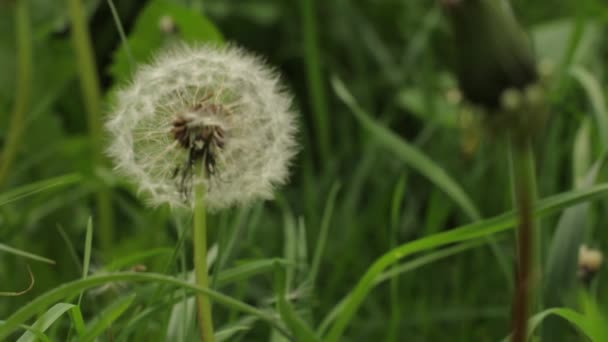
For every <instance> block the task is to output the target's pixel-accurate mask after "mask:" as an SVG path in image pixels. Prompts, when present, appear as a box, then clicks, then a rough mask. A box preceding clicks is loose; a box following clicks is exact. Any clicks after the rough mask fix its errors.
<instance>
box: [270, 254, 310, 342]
mask: <svg viewBox="0 0 608 342" xmlns="http://www.w3.org/2000/svg"><path fill="white" fill-rule="evenodd" d="M274 273H275V291H276V296H277V306H278V309H279V313H280V315H281V319H282V320H283V322H285V325H287V327H289V329H290V330H291V332H292V333H293V335H294V337H295V338H296V339H297V340H298V341H302V342H319V341H320V340H319V338H318V337H317V336H316V335H315V332H314V331H313V330H312V329H311V328H310V326H308V324H307V323H306V322H305V321H304V320H303V319H302V318H301V317H300V316H299V315H298V314H297V313H296V311H295V309H294V307H293V306H292V305H291V303H290V302H289V301H288V300H287V298H286V278H285V276H286V275H285V271H284V269H283V267H282V266H281V265H280V264H275V272H274Z"/></svg>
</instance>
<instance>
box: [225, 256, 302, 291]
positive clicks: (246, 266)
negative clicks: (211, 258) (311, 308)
mask: <svg viewBox="0 0 608 342" xmlns="http://www.w3.org/2000/svg"><path fill="white" fill-rule="evenodd" d="M276 263H279V264H281V265H283V266H286V265H293V264H290V263H289V262H287V260H285V259H277V258H272V259H260V260H253V261H248V262H246V263H243V264H241V265H238V266H235V267H233V268H230V269H226V270H224V271H222V272H221V273H220V274H218V279H217V286H218V287H222V286H226V285H230V284H233V283H235V282H237V281H240V280H245V279H247V278H251V277H253V276H255V275H258V274H262V273H264V272H268V271H272V270H273V268H274V265H275V264H276Z"/></svg>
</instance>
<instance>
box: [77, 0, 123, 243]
mask: <svg viewBox="0 0 608 342" xmlns="http://www.w3.org/2000/svg"><path fill="white" fill-rule="evenodd" d="M68 4H69V9H70V19H71V21H72V44H73V45H74V49H75V51H76V57H77V58H76V59H77V63H78V72H79V75H80V83H81V87H82V92H83V94H84V104H85V107H86V110H87V114H88V124H89V135H90V138H91V147H92V162H93V169H94V170H95V168H97V167H99V166H101V165H102V164H103V148H102V131H103V130H102V123H101V90H100V86H99V78H98V76H97V69H96V67H95V57H94V56H93V49H92V47H91V39H90V34H89V30H88V27H87V23H86V15H85V12H84V8H83V6H82V3H81V1H80V0H68ZM97 211H98V217H99V224H98V225H97V226H98V227H99V228H98V229H96V232H97V233H98V234H99V237H98V240H99V242H100V244H101V248H103V249H106V248H108V247H110V244H111V243H112V240H113V239H114V237H113V230H112V222H113V214H112V204H111V202H110V191H109V189H108V188H107V187H105V186H104V187H101V189H100V190H99V192H98V193H97Z"/></svg>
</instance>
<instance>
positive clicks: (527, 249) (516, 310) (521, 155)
mask: <svg viewBox="0 0 608 342" xmlns="http://www.w3.org/2000/svg"><path fill="white" fill-rule="evenodd" d="M510 152H511V177H512V183H513V201H514V206H515V207H516V210H517V213H518V222H519V223H518V230H517V277H516V284H515V285H516V286H515V289H516V290H515V291H516V292H515V297H514V299H513V339H512V341H513V342H525V341H526V334H527V324H528V316H529V314H530V308H531V306H532V302H533V301H534V297H535V296H534V295H533V289H534V288H535V285H534V283H535V280H536V275H537V272H539V270H540V269H539V265H538V264H537V263H539V253H540V251H539V250H538V248H535V247H537V246H535V243H536V244H538V243H540V240H539V239H538V236H535V233H534V232H535V229H534V228H535V227H534V226H535V220H534V214H533V211H534V202H535V198H536V176H535V168H534V153H533V151H532V146H531V143H530V140H529V139H527V138H526V139H524V141H517V140H516V139H514V138H513V137H512V140H511V151H510Z"/></svg>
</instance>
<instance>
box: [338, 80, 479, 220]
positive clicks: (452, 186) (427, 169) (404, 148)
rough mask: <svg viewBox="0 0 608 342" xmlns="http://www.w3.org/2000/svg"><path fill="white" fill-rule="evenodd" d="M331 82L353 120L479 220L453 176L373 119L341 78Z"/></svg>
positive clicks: (473, 217)
mask: <svg viewBox="0 0 608 342" xmlns="http://www.w3.org/2000/svg"><path fill="white" fill-rule="evenodd" d="M331 82H332V85H333V87H334V91H335V92H336V94H337V95H338V97H339V98H340V99H341V100H342V101H343V102H344V103H345V104H346V105H347V106H348V108H349V109H350V110H351V111H352V112H353V113H354V114H355V116H356V117H357V120H359V121H360V122H361V124H362V125H363V126H364V127H365V128H366V129H367V130H369V131H370V132H372V134H373V135H374V137H375V138H376V139H377V140H378V141H379V142H381V143H382V144H384V145H385V146H386V147H388V148H389V149H390V150H391V151H393V152H394V153H395V154H396V155H397V156H398V157H399V158H401V160H403V161H404V162H405V163H407V165H409V166H410V167H412V168H413V169H415V170H416V171H418V172H419V173H420V174H421V175H423V176H424V177H426V178H428V179H429V180H430V181H431V182H432V183H434V184H435V185H436V186H437V187H438V188H439V189H441V190H442V191H443V192H445V193H446V194H447V195H448V196H449V197H450V198H451V199H452V200H453V201H454V202H456V203H457V204H458V205H459V206H460V208H461V209H462V210H463V211H464V212H465V213H466V214H467V215H468V216H469V217H470V218H471V219H472V220H473V221H476V220H479V219H480V218H481V215H480V214H479V210H477V208H476V207H475V205H474V204H473V201H472V200H471V199H470V198H469V196H468V195H467V194H466V193H465V192H464V190H463V189H462V188H461V187H460V185H458V183H456V181H455V180H453V179H452V178H451V177H450V176H449V175H448V174H447V173H446V172H445V171H444V170H443V168H441V167H440V166H439V165H437V164H436V163H435V162H433V161H432V160H431V159H430V158H429V157H427V156H426V155H425V154H424V153H422V152H421V151H419V150H418V149H417V148H416V147H414V146H413V145H410V144H408V143H407V142H405V141H403V139H401V138H399V137H398V136H397V135H396V134H394V133H393V132H391V131H389V130H388V129H386V128H384V127H382V126H380V125H378V124H377V123H375V122H374V121H373V120H372V119H371V118H370V117H369V116H368V115H367V114H366V113H365V112H364V111H363V110H362V109H361V108H360V107H359V105H358V104H357V102H356V101H355V99H354V98H353V96H352V95H351V94H350V93H349V92H348V90H347V89H346V87H345V86H344V84H343V83H342V81H340V80H339V79H338V78H335V77H333V78H332V80H331Z"/></svg>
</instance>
